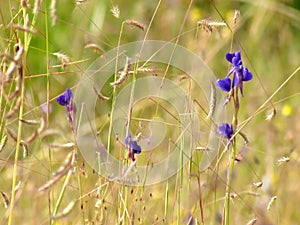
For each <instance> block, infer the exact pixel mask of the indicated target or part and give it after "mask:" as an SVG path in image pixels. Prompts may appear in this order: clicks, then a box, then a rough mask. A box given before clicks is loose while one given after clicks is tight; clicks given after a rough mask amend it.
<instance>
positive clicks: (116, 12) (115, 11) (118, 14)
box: [110, 5, 120, 19]
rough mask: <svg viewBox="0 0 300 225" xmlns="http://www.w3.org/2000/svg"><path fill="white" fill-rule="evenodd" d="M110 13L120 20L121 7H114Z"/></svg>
mask: <svg viewBox="0 0 300 225" xmlns="http://www.w3.org/2000/svg"><path fill="white" fill-rule="evenodd" d="M110 11H111V14H112V15H113V16H114V17H115V18H117V19H119V18H120V9H119V6H117V5H114V6H113V7H112V9H111V10H110Z"/></svg>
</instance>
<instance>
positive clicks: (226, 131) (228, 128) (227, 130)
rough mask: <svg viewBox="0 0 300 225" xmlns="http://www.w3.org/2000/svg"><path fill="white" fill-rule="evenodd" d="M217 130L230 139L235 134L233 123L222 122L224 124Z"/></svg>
mask: <svg viewBox="0 0 300 225" xmlns="http://www.w3.org/2000/svg"><path fill="white" fill-rule="evenodd" d="M217 132H218V134H220V135H222V136H224V137H226V138H227V140H230V138H231V137H232V135H233V128H232V125H229V124H228V123H222V125H221V126H219V127H218V129H217Z"/></svg>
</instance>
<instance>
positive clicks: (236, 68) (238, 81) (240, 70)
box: [216, 51, 252, 95]
mask: <svg viewBox="0 0 300 225" xmlns="http://www.w3.org/2000/svg"><path fill="white" fill-rule="evenodd" d="M225 57H226V59H227V61H229V62H230V63H232V67H231V69H230V71H229V73H228V74H227V76H226V77H225V78H224V79H219V80H217V83H216V85H217V87H218V88H220V89H221V90H222V91H226V92H230V91H231V90H232V89H233V88H235V87H238V88H239V89H240V91H241V94H242V95H243V94H244V93H243V82H245V81H249V80H251V79H252V73H250V72H249V70H248V68H246V67H244V66H243V62H242V58H241V52H240V51H237V52H234V53H227V54H226V56H225ZM231 74H233V79H232V81H231V79H230V78H229V76H230V75H231Z"/></svg>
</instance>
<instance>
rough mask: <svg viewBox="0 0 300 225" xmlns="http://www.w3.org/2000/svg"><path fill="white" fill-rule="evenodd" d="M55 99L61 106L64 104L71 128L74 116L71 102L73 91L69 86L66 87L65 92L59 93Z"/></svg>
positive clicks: (74, 110)
mask: <svg viewBox="0 0 300 225" xmlns="http://www.w3.org/2000/svg"><path fill="white" fill-rule="evenodd" d="M56 101H57V102H58V104H60V105H62V106H66V112H67V116H68V121H69V124H70V126H71V128H72V129H73V117H74V114H75V113H76V107H75V104H74V103H73V93H72V91H71V90H70V88H67V89H66V91H65V93H63V94H62V95H60V96H59V97H58V98H57V99H56Z"/></svg>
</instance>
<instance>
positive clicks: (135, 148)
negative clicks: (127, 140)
mask: <svg viewBox="0 0 300 225" xmlns="http://www.w3.org/2000/svg"><path fill="white" fill-rule="evenodd" d="M131 148H132V149H133V152H134V153H135V154H140V153H141V151H142V149H141V146H139V145H138V143H137V142H136V141H132V144H131Z"/></svg>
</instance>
